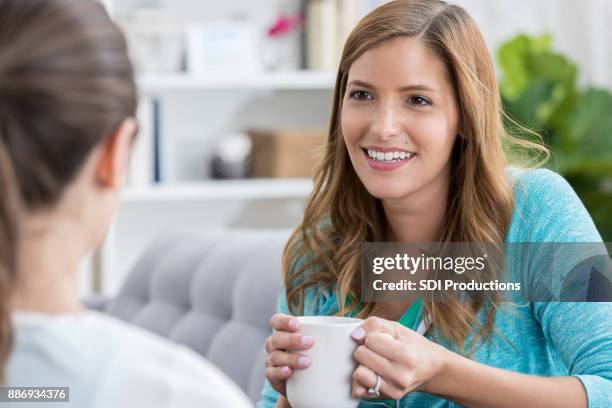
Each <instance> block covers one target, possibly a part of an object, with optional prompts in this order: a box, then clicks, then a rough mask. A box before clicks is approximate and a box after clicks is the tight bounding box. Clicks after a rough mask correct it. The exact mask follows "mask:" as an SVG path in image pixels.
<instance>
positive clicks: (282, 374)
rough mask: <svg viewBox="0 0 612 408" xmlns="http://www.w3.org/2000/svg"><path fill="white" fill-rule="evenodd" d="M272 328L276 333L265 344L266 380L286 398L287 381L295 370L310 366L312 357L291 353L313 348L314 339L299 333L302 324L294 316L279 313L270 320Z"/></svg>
mask: <svg viewBox="0 0 612 408" xmlns="http://www.w3.org/2000/svg"><path fill="white" fill-rule="evenodd" d="M270 326H272V328H273V329H274V330H275V333H273V334H272V335H271V336H270V337H268V338H267V339H266V342H265V347H266V352H267V353H268V358H267V359H266V378H267V379H268V381H269V382H270V384H271V385H272V388H274V389H275V390H276V391H278V392H279V393H280V394H281V395H284V396H286V395H287V391H286V381H287V378H289V376H290V375H291V373H292V372H293V370H294V369H304V368H307V367H308V366H310V357H308V356H304V355H300V354H298V353H289V351H296V350H307V349H309V348H311V347H312V345H313V339H312V337H311V336H303V335H301V334H299V333H298V332H299V330H300V322H299V321H298V319H296V318H295V317H293V316H288V315H283V314H280V313H277V314H275V315H274V316H272V318H271V319H270Z"/></svg>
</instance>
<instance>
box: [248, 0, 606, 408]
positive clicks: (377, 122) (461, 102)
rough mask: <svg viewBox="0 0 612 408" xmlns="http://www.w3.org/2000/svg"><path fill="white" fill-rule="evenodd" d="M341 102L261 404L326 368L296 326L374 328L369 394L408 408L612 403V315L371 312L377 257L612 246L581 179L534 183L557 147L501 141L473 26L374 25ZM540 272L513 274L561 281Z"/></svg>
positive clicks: (427, 302) (474, 299) (416, 10)
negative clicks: (507, 246)
mask: <svg viewBox="0 0 612 408" xmlns="http://www.w3.org/2000/svg"><path fill="white" fill-rule="evenodd" d="M333 103H334V105H333V110H332V114H331V120H330V131H329V137H328V143H327V146H326V149H325V152H324V156H323V158H322V160H321V163H320V166H319V168H318V171H317V173H316V176H315V189H314V192H313V194H312V195H311V196H310V198H309V201H308V203H307V207H306V210H305V213H304V218H303V221H302V223H301V225H300V226H299V227H298V228H297V229H296V231H295V232H294V234H293V235H292V237H291V238H290V240H289V242H288V244H287V246H286V248H285V253H284V258H283V262H284V265H283V268H284V286H285V291H284V292H283V293H282V294H281V297H280V299H279V308H278V311H279V314H277V315H275V316H274V317H273V319H272V320H271V322H272V326H273V328H274V329H275V330H276V331H275V333H274V334H273V335H272V336H271V337H270V338H269V340H268V342H267V344H268V347H267V350H268V353H269V355H268V361H267V368H266V377H267V382H266V384H265V386H264V390H263V393H262V400H261V402H260V403H259V405H258V406H259V407H260V408H268V407H272V406H276V407H286V406H288V402H287V400H286V398H285V396H284V394H285V381H286V379H287V378H288V377H289V376H291V375H292V372H293V371H294V370H301V369H308V368H307V367H308V366H309V365H310V364H311V363H313V364H314V362H311V361H310V359H309V358H308V357H307V356H305V355H302V356H300V355H299V354H298V353H296V352H295V351H296V350H305V349H308V348H310V347H311V346H312V344H313V339H312V338H306V337H302V336H301V335H300V334H299V333H298V332H299V323H298V322H297V320H295V319H292V318H291V317H290V316H287V315H289V314H292V315H333V314H336V315H340V316H357V317H360V318H365V319H366V320H365V323H364V325H363V326H362V328H360V329H358V330H357V331H355V333H354V334H353V337H354V338H355V340H357V341H358V342H359V343H360V344H361V345H360V346H359V347H358V348H357V350H356V352H355V358H356V360H357V361H358V363H359V364H360V365H359V367H358V368H357V369H356V370H355V372H354V374H353V393H354V395H356V396H358V397H364V398H367V397H371V396H372V393H371V392H370V391H372V390H374V391H375V393H374V394H375V395H376V396H380V397H381V398H387V399H389V398H390V399H393V400H395V401H391V402H390V403H391V404H392V405H395V406H401V407H411V408H414V407H450V406H454V403H459V404H463V405H469V406H478V407H516V406H530V407H544V406H555V407H584V406H586V405H587V401H588V404H589V406H593V407H595V406H600V405H601V406H603V405H604V404H605V402H607V401H610V400H612V332H611V330H610V327H612V305H611V304H609V303H608V304H606V303H591V304H587V303H584V304H570V303H550V304H546V303H542V302H541V303H525V302H516V304H508V303H502V302H501V300H500V299H499V297H498V296H499V295H498V294H495V293H492V294H489V295H486V296H485V294H483V293H482V292H481V293H476V294H475V295H473V296H471V297H470V298H469V300H465V299H463V300H461V293H459V292H456V291H453V290H448V291H444V290H440V291H437V292H435V293H434V292H429V293H427V294H424V295H422V296H423V297H422V298H416V295H414V294H411V295H407V296H406V298H405V299H403V300H402V301H399V302H386V303H376V302H366V301H364V299H363V297H362V295H363V294H362V293H361V263H360V262H361V246H360V243H362V242H386V241H397V242H402V243H425V242H444V243H447V242H472V243H497V244H500V243H510V242H551V241H556V242H601V236H600V235H599V233H598V232H597V230H596V228H595V226H594V225H593V222H592V220H591V218H590V216H589V214H588V213H587V212H586V210H585V209H584V206H583V205H582V203H581V202H580V200H579V199H578V198H577V197H576V194H575V193H574V191H573V190H572V189H571V187H570V186H569V185H568V184H567V182H566V181H565V180H563V179H562V178H561V177H560V176H559V175H557V174H555V173H553V172H550V171H547V170H540V169H537V170H536V169H532V168H530V167H533V168H535V167H537V166H538V165H540V164H541V163H542V162H543V161H544V159H546V158H547V155H548V151H547V149H546V148H545V147H544V146H542V145H540V144H537V143H533V142H529V141H526V140H519V139H516V138H515V137H513V136H512V135H511V134H509V133H508V132H506V130H505V129H504V126H503V120H502V118H503V112H502V109H501V101H500V95H499V90H498V84H497V82H496V77H495V72H494V69H493V63H492V61H491V57H490V55H489V54H488V51H487V48H486V46H485V43H484V40H483V38H482V36H481V34H480V32H479V30H478V28H477V26H476V25H475V23H474V21H473V20H472V18H471V17H470V16H469V15H468V14H467V12H466V11H465V10H464V9H462V8H461V7H458V6H454V5H449V4H447V3H445V2H443V1H439V0H396V1H391V2H388V3H386V4H385V5H383V6H381V7H379V8H378V9H376V10H374V11H373V12H372V13H370V14H369V15H367V16H366V17H365V18H364V19H363V20H362V21H361V22H360V23H359V24H358V25H357V27H356V28H355V29H354V30H353V32H352V33H351V34H350V36H349V38H348V39H347V42H346V45H345V47H344V51H343V54H342V59H341V61H340V67H339V70H338V76H337V79H336V88H335V93H334V101H333ZM517 152H520V154H521V155H520V156H519V155H516V154H515V153H517ZM510 153H512V155H511V154H510ZM518 157H536V158H539V159H542V160H539V161H536V162H535V163H534V162H530V161H522V160H518ZM519 166H520V167H522V168H521V169H519V168H518V167H519ZM525 259H527V260H530V261H529V262H527V261H526V262H527V263H525V262H520V260H519V259H509V266H508V268H509V269H510V270H509V273H510V274H513V273H516V272H519V271H518V269H520V268H525V269H527V270H523V269H521V270H520V272H523V274H524V275H523V276H526V278H525V279H526V280H527V281H538V282H547V279H545V278H542V276H539V277H537V278H538V279H536V274H539V273H541V270H538V268H537V267H536V266H537V265H536V264H535V263H534V260H535V259H538V254H537V253H535V252H534V253H528V254H526V255H525ZM490 262H491V261H489V260H487V261H485V263H490ZM524 265H527V266H526V267H525V266H524ZM486 270H490V271H492V274H491V275H489V276H484V275H483V276H482V280H481V281H482V282H495V281H496V279H497V277H498V276H496V274H497V273H499V271H498V269H497V268H494V267H491V268H486ZM485 278H486V279H485ZM478 283H479V282H475V284H478ZM545 284H546V283H544V285H545ZM539 289H542V290H544V289H548V288H544V287H543V288H539ZM426 323H428V326H429V327H428V329H427V334H426V336H421V335H419V334H417V333H416V331H417V328H418V327H422V326H426ZM383 334H385V336H383ZM386 335H391V336H386ZM314 341H315V342H316V339H315V340H314ZM287 350H292V351H294V352H293V353H288V352H287ZM378 391H380V394H379V393H378ZM313 392H316V391H315V390H313ZM362 404H363V406H364V407H365V406H369V405H370V404H371V401H370V402H363V403H362ZM379 404H380V403H379Z"/></svg>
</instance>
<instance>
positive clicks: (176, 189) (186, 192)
mask: <svg viewBox="0 0 612 408" xmlns="http://www.w3.org/2000/svg"><path fill="white" fill-rule="evenodd" d="M311 191H312V180H311V179H302V178H295V179H245V180H210V181H202V182H197V183H180V184H169V185H164V184H160V185H153V186H151V187H140V188H130V189H128V190H127V191H126V193H125V194H124V196H123V203H125V204H128V205H129V204H137V203H147V202H149V203H173V202H182V201H213V200H261V199H270V200H275V199H300V198H306V197H307V196H308V195H309V194H310V193H311Z"/></svg>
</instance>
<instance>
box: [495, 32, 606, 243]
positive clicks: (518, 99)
mask: <svg viewBox="0 0 612 408" xmlns="http://www.w3.org/2000/svg"><path fill="white" fill-rule="evenodd" d="M497 58H498V63H499V68H500V70H501V80H500V91H501V95H502V102H503V104H504V108H505V110H506V112H507V113H508V115H509V116H510V117H511V118H512V119H514V120H515V121H517V122H519V123H520V124H521V125H523V126H525V127H526V128H528V129H532V130H534V131H535V132H537V133H539V134H540V135H541V136H542V137H543V139H544V141H545V143H546V144H547V146H548V147H549V148H550V149H551V160H550V161H549V162H548V163H547V167H549V168H550V169H552V170H554V171H557V172H559V173H560V174H562V175H563V176H564V177H565V178H566V179H567V180H568V181H569V182H570V184H571V185H572V187H573V188H574V189H575V190H576V192H577V193H578V195H579V196H580V198H581V199H582V201H583V202H584V204H585V206H586V207H587V209H588V210H589V212H590V214H591V216H592V217H593V219H594V221H595V223H596V225H597V228H598V229H599V232H600V233H601V235H602V236H603V238H604V240H605V241H612V93H611V92H610V91H608V90H605V89H597V88H592V87H589V88H587V89H584V90H581V89H579V88H578V86H577V83H576V78H577V74H578V68H577V66H576V64H574V63H573V62H572V61H570V60H569V59H568V58H567V57H565V56H564V55H562V54H560V53H558V52H556V51H555V50H553V48H552V40H551V37H550V36H549V35H542V36H538V37H530V36H527V35H518V36H516V37H514V38H512V39H510V40H509V41H507V42H506V43H504V44H503V45H502V46H501V47H500V49H499V51H498V54H497ZM506 124H507V126H508V127H509V128H510V130H511V131H512V133H513V134H515V135H516V134H518V135H519V136H522V137H526V138H531V137H532V135H531V134H530V133H529V132H527V131H526V129H522V128H521V127H520V126H516V124H515V123H513V122H512V121H511V120H507V122H506Z"/></svg>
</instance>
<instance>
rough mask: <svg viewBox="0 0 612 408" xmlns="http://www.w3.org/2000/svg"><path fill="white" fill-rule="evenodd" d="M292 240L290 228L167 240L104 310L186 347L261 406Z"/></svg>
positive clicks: (184, 235)
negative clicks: (267, 343) (269, 340)
mask: <svg viewBox="0 0 612 408" xmlns="http://www.w3.org/2000/svg"><path fill="white" fill-rule="evenodd" d="M288 236H289V232H288V231H284V230H283V231H231V230H225V231H216V232H208V233H206V234H198V235H196V234H193V233H181V232H173V233H169V234H165V235H164V236H162V237H160V238H158V239H157V240H155V241H154V242H153V243H152V244H151V245H150V246H149V248H148V249H147V250H146V251H145V252H144V253H143V255H142V256H141V257H140V259H139V260H138V261H137V263H136V264H135V265H134V267H133V268H132V270H131V271H130V273H129V276H128V278H127V279H126V281H125V283H124V285H123V287H122V289H121V290H120V292H119V294H118V295H117V297H115V298H113V299H110V300H109V301H106V302H104V303H99V304H98V308H99V309H100V310H101V311H104V312H106V313H108V314H110V315H112V316H116V317H118V318H120V319H123V320H125V321H128V322H131V323H133V324H136V325H138V326H141V327H144V328H146V329H149V330H151V331H153V332H155V333H157V334H160V335H162V336H164V337H167V338H169V339H171V340H174V341H176V342H178V343H181V344H185V345H187V346H188V347H190V348H192V349H193V350H195V351H197V352H198V353H200V354H201V355H203V356H204V357H206V358H207V359H208V360H209V361H211V362H212V363H213V364H215V365H216V366H217V367H219V368H220V369H221V370H222V371H224V372H225V373H226V374H227V375H228V376H229V377H230V378H232V379H233V380H234V381H235V382H236V383H237V384H238V385H240V386H241V387H242V389H243V390H244V391H245V393H246V394H247V395H248V396H249V397H250V398H251V400H252V401H253V402H255V401H257V400H258V399H259V394H260V392H261V387H262V385H263V379H264V358H265V353H264V350H263V342H264V340H265V338H266V337H267V336H269V334H270V329H269V325H268V321H269V319H270V316H271V315H272V314H273V313H274V312H275V310H276V302H277V297H278V291H279V287H280V273H281V272H280V271H281V268H280V265H281V254H282V249H283V246H284V244H285V242H286V241H287V238H288Z"/></svg>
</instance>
